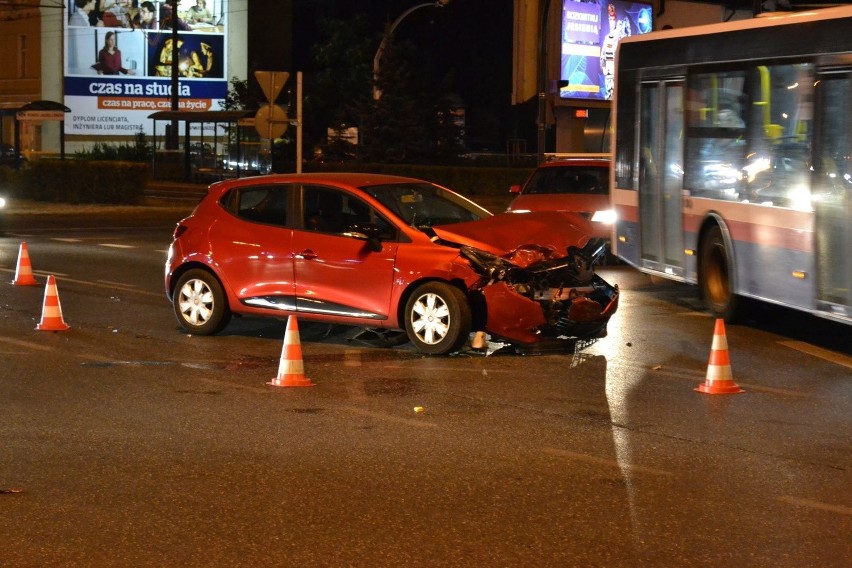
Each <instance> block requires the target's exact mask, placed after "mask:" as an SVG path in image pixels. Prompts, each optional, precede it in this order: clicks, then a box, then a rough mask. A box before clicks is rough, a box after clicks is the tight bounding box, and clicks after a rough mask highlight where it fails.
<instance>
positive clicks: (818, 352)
mask: <svg viewBox="0 0 852 568" xmlns="http://www.w3.org/2000/svg"><path fill="white" fill-rule="evenodd" d="M778 345H783V346H784V347H789V348H790V349H795V350H796V351H801V352H802V353H807V354H808V355H813V356H814V357H818V358H819V359H823V360H825V361H828V362H829V363H836V364H837V365H842V366H844V367H848V368H850V369H852V357H847V356H846V355H842V354H840V353H835V352H834V351H829V350H828V349H823V348H822V347H817V346H816V345H811V344H809V343H805V342H804V341H779V342H778Z"/></svg>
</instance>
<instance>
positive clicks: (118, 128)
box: [64, 0, 228, 136]
mask: <svg viewBox="0 0 852 568" xmlns="http://www.w3.org/2000/svg"><path fill="white" fill-rule="evenodd" d="M66 6H67V7H66V9H65V11H66V18H65V60H64V80H65V105H66V106H67V107H68V108H70V109H71V112H70V113H68V114H67V115H66V118H65V122H64V128H65V133H66V134H69V135H86V136H93V135H94V136H99V135H102V136H122V135H133V134H136V133H138V132H140V131H141V132H144V133H146V134H153V125H152V121H151V119H149V118H148V116H149V115H150V114H151V113H153V112H156V111H160V110H172V95H171V91H172V53H173V50H172V47H173V46H172V43H173V39H172V34H173V31H172V28H173V26H174V27H177V29H178V40H177V44H178V105H179V109H180V110H187V111H190V110H192V111H204V110H222V109H221V107H220V105H219V103H220V101H222V100H224V99H225V97H226V95H227V92H228V81H227V78H226V69H227V66H226V65H227V62H226V61H225V57H226V54H227V51H228V50H227V34H226V33H225V30H226V26H227V21H226V14H227V10H228V0H180V1H179V2H178V5H177V12H178V13H177V17H173V16H172V7H171V3H170V2H148V1H145V2H139V1H137V0H99V1H88V2H83V1H81V0H77V1H75V0H70V1H69V2H67V3H66Z"/></svg>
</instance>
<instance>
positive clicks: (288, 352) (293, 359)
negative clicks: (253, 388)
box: [266, 316, 314, 387]
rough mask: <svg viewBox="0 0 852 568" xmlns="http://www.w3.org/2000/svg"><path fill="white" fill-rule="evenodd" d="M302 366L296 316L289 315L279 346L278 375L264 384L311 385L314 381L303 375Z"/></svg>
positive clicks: (283, 385) (279, 385)
mask: <svg viewBox="0 0 852 568" xmlns="http://www.w3.org/2000/svg"><path fill="white" fill-rule="evenodd" d="M304 367H305V366H304V363H303V361H302V343H301V341H300V340H299V325H298V323H296V317H295V316H290V317H289V318H287V331H286V332H285V333H284V347H282V348H281V362H280V363H279V365H278V376H277V377H275V378H274V379H272V380H271V381H269V382H268V383H266V384H268V385H272V386H275V387H312V386H314V383H312V382H311V381H310V379H308V378H306V377H305V368H304Z"/></svg>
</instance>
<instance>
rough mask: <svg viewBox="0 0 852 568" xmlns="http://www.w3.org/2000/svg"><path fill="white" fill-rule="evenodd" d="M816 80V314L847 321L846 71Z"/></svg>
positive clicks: (850, 94)
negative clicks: (821, 312)
mask: <svg viewBox="0 0 852 568" xmlns="http://www.w3.org/2000/svg"><path fill="white" fill-rule="evenodd" d="M819 79H820V80H819V81H818V82H817V87H816V96H817V99H816V100H817V104H818V105H819V111H818V112H817V116H818V117H820V119H819V122H818V125H817V127H818V129H819V130H818V132H817V134H816V144H815V148H814V155H815V159H814V166H815V168H814V170H815V171H814V178H813V181H814V184H813V196H814V199H813V203H814V213H815V215H816V221H815V235H816V272H817V309H818V310H821V311H824V312H828V313H830V314H834V315H838V316H841V317H846V318H852V290H850V288H852V111H850V109H852V70H843V71H837V72H828V73H824V74H822V75H821V76H820V77H819Z"/></svg>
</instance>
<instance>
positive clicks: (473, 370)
mask: <svg viewBox="0 0 852 568" xmlns="http://www.w3.org/2000/svg"><path fill="white" fill-rule="evenodd" d="M164 294H165V292H164ZM376 363H380V364H381V366H382V368H383V369H394V370H404V371H410V370H412V366H411V365H385V364H384V363H383V362H382V361H376ZM432 371H454V372H459V373H480V374H483V373H485V372H487V373H517V372H518V371H507V370H503V369H487V370H486V369H477V368H474V367H423V368H422V369H418V372H426V373H431V372H432Z"/></svg>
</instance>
